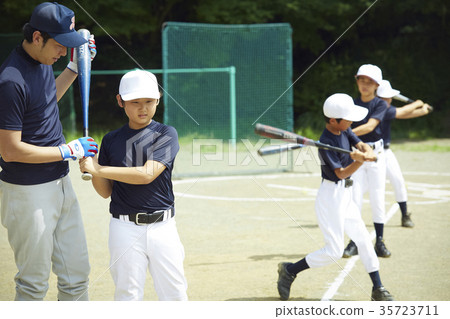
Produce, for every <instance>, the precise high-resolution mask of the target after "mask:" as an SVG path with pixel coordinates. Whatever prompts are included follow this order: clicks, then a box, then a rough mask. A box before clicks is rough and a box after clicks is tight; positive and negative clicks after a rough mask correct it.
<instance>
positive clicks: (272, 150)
mask: <svg viewBox="0 0 450 319" xmlns="http://www.w3.org/2000/svg"><path fill="white" fill-rule="evenodd" d="M302 147H303V145H302V144H285V145H271V146H266V147H261V148H260V149H259V150H258V154H259V155H260V156H265V155H270V154H277V153H281V152H286V151H289V150H295V149H298V148H302Z"/></svg>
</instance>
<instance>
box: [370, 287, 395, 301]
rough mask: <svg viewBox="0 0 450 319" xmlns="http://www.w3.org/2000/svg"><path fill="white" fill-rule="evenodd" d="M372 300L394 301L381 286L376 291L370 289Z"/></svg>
mask: <svg viewBox="0 0 450 319" xmlns="http://www.w3.org/2000/svg"><path fill="white" fill-rule="evenodd" d="M372 300H373V301H394V297H392V295H391V294H390V293H389V291H387V289H386V288H384V287H383V286H381V287H378V288H377V289H372Z"/></svg>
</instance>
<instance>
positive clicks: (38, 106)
mask: <svg viewBox="0 0 450 319" xmlns="http://www.w3.org/2000/svg"><path fill="white" fill-rule="evenodd" d="M0 129H2V130H12V131H21V134H22V142H25V143H28V144H32V145H36V146H58V145H61V144H64V143H65V139H64V136H63V133H62V125H61V122H60V120H59V110H58V105H57V99H56V84H55V77H54V75H53V68H52V66H50V65H44V64H40V63H39V62H37V61H35V60H34V59H32V58H31V57H30V56H29V55H28V54H27V53H26V52H25V50H24V49H23V48H22V46H21V45H20V46H18V47H17V48H16V49H14V50H13V52H12V53H11V54H10V55H9V57H8V58H7V59H6V61H5V62H4V63H3V64H2V65H1V67H0ZM0 166H1V167H2V171H1V172H0V179H1V180H3V181H5V182H8V183H12V184H19V185H35V184H41V183H46V182H49V181H53V180H55V179H58V178H61V177H64V176H65V175H67V174H68V172H69V165H68V163H67V162H64V161H58V162H53V163H44V164H28V163H19V162H5V161H4V160H3V159H0Z"/></svg>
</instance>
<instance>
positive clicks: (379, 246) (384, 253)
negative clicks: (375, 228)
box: [375, 237, 391, 258]
mask: <svg viewBox="0 0 450 319" xmlns="http://www.w3.org/2000/svg"><path fill="white" fill-rule="evenodd" d="M375 252H376V253H377V256H378V257H383V258H388V257H391V252H390V251H389V250H388V249H387V248H386V245H385V244H384V241H383V238H382V237H377V241H376V243H375Z"/></svg>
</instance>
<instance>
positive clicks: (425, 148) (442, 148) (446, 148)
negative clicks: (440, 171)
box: [391, 139, 450, 153]
mask: <svg viewBox="0 0 450 319" xmlns="http://www.w3.org/2000/svg"><path fill="white" fill-rule="evenodd" d="M391 145H392V149H393V150H396V151H397V150H398V151H406V152H439V153H446V152H450V140H449V139H433V140H430V141H411V140H408V141H403V140H400V141H393V142H392V144H391Z"/></svg>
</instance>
